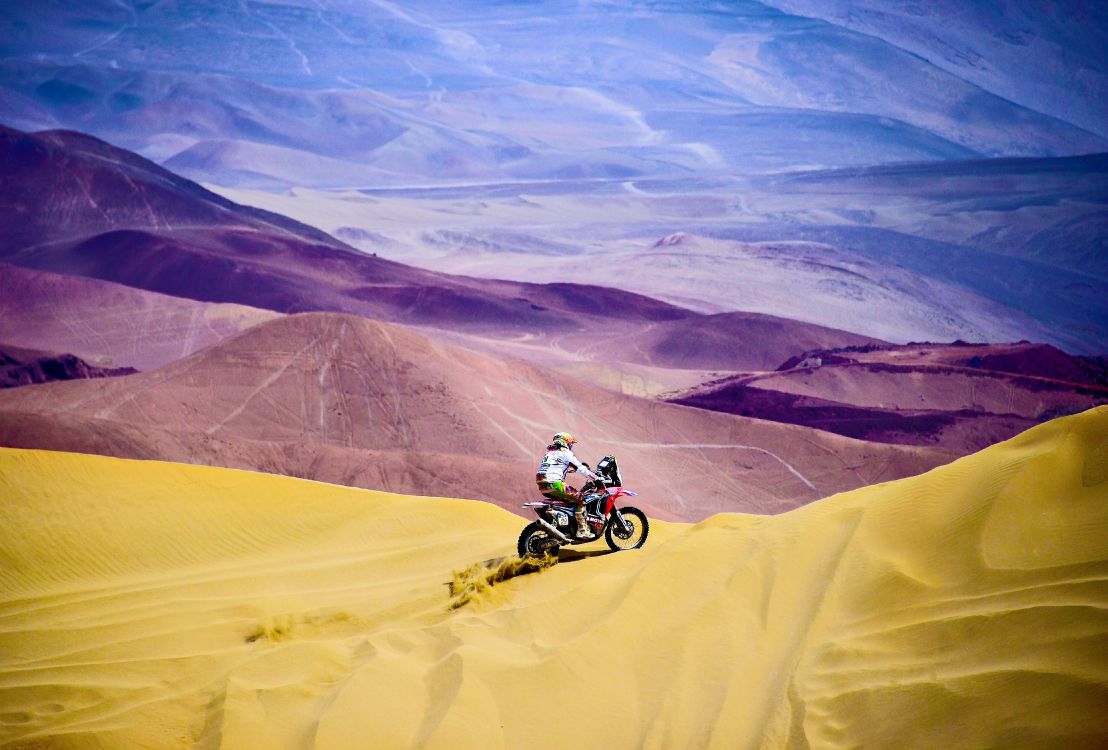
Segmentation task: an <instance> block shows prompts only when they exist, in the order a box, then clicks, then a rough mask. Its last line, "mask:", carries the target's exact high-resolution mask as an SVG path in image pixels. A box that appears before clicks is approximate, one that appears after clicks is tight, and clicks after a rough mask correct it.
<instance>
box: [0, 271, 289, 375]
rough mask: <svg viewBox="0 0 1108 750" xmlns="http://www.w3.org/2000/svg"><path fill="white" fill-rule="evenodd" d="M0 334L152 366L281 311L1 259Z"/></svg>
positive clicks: (100, 361) (94, 358)
mask: <svg viewBox="0 0 1108 750" xmlns="http://www.w3.org/2000/svg"><path fill="white" fill-rule="evenodd" d="M0 288H2V289H3V290H4V294H3V295H2V296H0V341H2V342H5V343H7V344H10V345H14V346H18V347H24V348H30V347H39V348H43V349H47V350H49V351H57V352H72V353H73V354H75V355H77V356H79V357H81V358H82V359H84V360H87V361H88V362H90V363H94V364H95V365H97V366H101V367H109V368H112V367H119V366H122V367H133V368H135V369H137V370H153V369H155V368H158V367H161V366H162V365H165V364H169V363H170V362H173V361H174V360H177V359H181V358H182V357H185V356H188V355H189V354H192V353H193V352H195V351H197V350H198V349H202V348H204V347H205V346H208V345H209V344H213V343H215V342H216V341H220V340H222V339H225V338H227V337H228V336H230V335H232V334H234V333H238V332H239V331H241V330H243V329H244V328H249V327H250V326H252V325H255V324H257V323H260V322H262V321H265V320H271V319H273V318H276V317H278V316H279V313H275V312H272V311H270V310H260V309H258V308H254V307H247V306H245V305H234V304H220V303H211V302H196V301H195V300H190V299H184V298H181V297H170V296H168V295H165V294H158V293H156V292H146V291H142V290H140V289H134V288H132V287H128V286H123V285H122V284H114V283H112V282H108V281H100V280H99V279H89V278H82V277H79V276H68V275H64V274H57V273H50V272H47V271H34V270H31V269H29V268H21V267H20V266H13V265H9V264H6V263H0Z"/></svg>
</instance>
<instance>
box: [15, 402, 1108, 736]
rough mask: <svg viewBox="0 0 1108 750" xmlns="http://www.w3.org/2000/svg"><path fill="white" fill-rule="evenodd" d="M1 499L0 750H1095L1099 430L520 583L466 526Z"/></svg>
mask: <svg viewBox="0 0 1108 750" xmlns="http://www.w3.org/2000/svg"><path fill="white" fill-rule="evenodd" d="M488 479H489V478H487V477H485V478H481V477H474V481H487V480H488ZM0 495H2V499H0V532H2V536H0V745H3V746H4V747H16V748H18V747H25V748H32V747H33V748H55V747H57V748H70V747H72V748H128V749H130V748H204V749H208V750H213V749H215V748H247V749H252V748H261V749H273V750H280V749H282V748H318V749H319V750H331V749H337V748H411V747H425V748H482V749H484V748H697V747H718V748H797V749H798V748H807V747H811V748H839V747H843V748H845V747H851V748H857V747H861V748H969V747H974V748H976V747H997V748H1014V747H1058V748H1092V747H1106V746H1108V580H1106V579H1108V408H1100V409H1098V410H1093V411H1089V412H1086V413H1084V414H1082V415H1078V416H1075V417H1070V418H1066V419H1060V420H1056V421H1054V422H1051V423H1049V424H1046V425H1043V426H1040V427H1038V428H1035V429H1033V430H1031V431H1029V432H1027V433H1025V434H1023V435H1021V436H1019V437H1017V438H1015V439H1013V440H1011V441H1008V442H1007V443H1003V444H1000V445H997V446H994V447H992V448H989V449H987V450H985V451H983V452H981V453H979V454H976V455H973V456H970V457H968V458H965V459H962V460H960V461H958V462H956V463H954V464H951V465H949V466H946V467H942V468H940V469H936V470H935V471H932V472H930V473H928V474H926V475H923V476H920V477H915V478H912V479H906V480H902V481H899V482H891V483H887V484H884V485H878V486H874V487H868V488H864V489H861V490H857V491H854V492H850V493H846V494H842V495H838V496H835V497H832V498H828V499H827V500H824V501H821V502H819V503H816V504H813V505H810V506H807V507H805V508H802V509H800V510H797V511H794V512H792V513H789V514H786V515H782V516H776V517H753V516H742V515H721V516H716V517H713V518H710V519H708V520H706V521H704V522H703V523H700V524H696V525H692V526H684V525H666V524H661V523H659V524H656V525H655V527H654V528H653V529H652V532H651V536H650V539H649V540H648V542H647V545H646V547H645V548H643V549H642V550H639V551H635V552H623V553H618V554H613V555H588V554H581V553H578V554H575V555H573V556H572V557H573V559H571V560H563V561H562V562H560V563H559V564H557V565H554V566H552V567H549V568H546V569H544V570H541V571H539V572H534V573H530V574H527V575H519V576H516V577H509V576H510V574H511V573H512V572H519V571H516V570H515V568H514V567H513V566H514V564H513V563H512V561H511V559H510V554H511V552H512V550H513V548H514V545H515V539H516V535H517V533H518V531H519V530H520V528H521V527H522V525H523V521H522V520H521V519H519V518H516V517H513V516H511V515H510V514H508V513H507V512H505V511H502V510H499V509H497V508H495V507H493V506H491V505H485V504H482V503H478V502H471V501H461V500H445V499H427V498H414V497H403V496H397V495H388V494H382V493H376V492H369V491H364V490H356V489H349V488H343V487H336V486H331V485H325V484H319V483H313V482H306V481H300V480H294V479H287V478H281V477H275V476H268V475H263V474H254V473H248V472H240V471H231V470H225V469H215V468H208V467H200V466H184V465H176V464H165V463H156V462H140V461H125V460H119V459H111V458H100V457H93V456H81V455H73V454H63V453H49V452H40V451H22V450H2V451H0ZM601 548H602V547H593V548H592V549H593V551H594V552H595V551H598V550H599V549H601ZM495 571H500V572H495ZM486 574H488V575H486ZM497 578H505V579H507V580H503V581H501V582H499V583H496V585H494V586H491V587H490V586H488V585H486V583H487V581H488V580H489V579H493V580H495V579H497ZM474 581H478V583H473V582H474ZM481 581H485V583H482V582H481ZM451 584H453V586H451ZM471 584H472V585H471ZM452 589H454V590H455V593H456V594H459V596H455V597H453V598H452V597H451V590H452ZM462 592H466V593H465V598H466V599H468V601H467V602H466V603H461V602H460V601H459V597H460V596H461V593H462ZM460 603H461V606H457V607H456V608H452V605H458V604H460Z"/></svg>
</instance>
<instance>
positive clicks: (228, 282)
mask: <svg viewBox="0 0 1108 750" xmlns="http://www.w3.org/2000/svg"><path fill="white" fill-rule="evenodd" d="M0 163H2V164H3V167H4V169H5V171H6V173H7V177H8V179H6V180H5V181H4V183H3V184H2V185H0V220H2V221H4V222H5V223H6V224H7V225H8V226H10V228H11V229H10V231H9V232H7V233H5V234H4V236H3V237H2V238H0V261H5V262H8V263H11V264H15V265H19V266H24V267H28V268H35V269H39V270H46V271H54V272H59V273H67V274H70V275H75V276H86V277H91V278H97V279H102V280H106V281H113V282H117V283H121V284H125V285H127V286H132V287H136V288H140V289H146V290H148V291H154V292H160V293H163V294H169V295H173V296H177V297H185V298H189V299H194V300H200V301H207V302H234V303H239V304H245V305H251V306H254V307H261V308H265V309H269V310H275V311H278V312H300V311H305V310H332V311H341V312H350V313H355V314H359V315H365V316H368V317H375V318H382V319H386V320H391V319H400V318H402V319H403V320H404V321H405V322H407V323H414V324H427V325H440V326H444V327H460V328H471V329H482V328H485V329H488V328H497V329H505V328H506V329H519V328H524V327H526V328H537V329H559V330H573V329H574V328H577V327H580V326H581V325H582V324H583V323H582V319H585V320H588V319H589V318H590V317H591V318H594V319H595V318H597V317H600V318H603V319H604V320H608V319H612V318H615V319H630V320H666V319H671V318H679V317H683V316H686V315H691V314H693V313H690V312H689V311H686V310H683V309H681V308H677V307H674V306H672V305H668V304H665V303H662V302H658V301H656V300H652V299H649V298H647V297H642V296H639V295H635V294H628V293H624V292H619V291H617V290H606V291H605V292H604V293H603V299H602V298H601V296H600V290H599V289H597V288H595V287H589V286H582V285H569V284H549V285H542V284H527V283H517V282H495V281H488V280H478V279H467V278H463V277H454V276H448V275H444V274H440V273H435V272H432V271H424V270H421V269H417V268H412V267H409V266H405V265H402V264H400V263H395V262H391V261H387V260H383V259H381V258H377V257H373V256H371V255H366V254H364V253H360V252H358V251H356V250H354V249H353V248H350V247H349V246H347V245H344V244H342V243H341V242H339V241H338V240H335V239H333V238H332V237H330V236H329V235H325V234H323V233H322V232H319V231H318V230H315V229H311V228H310V227H307V226H306V225H302V224H298V223H297V222H294V221H292V220H290V219H286V218H284V217H282V216H279V215H276V214H271V213H268V212H264V211H260V210H258V209H251V208H246V207H243V206H239V205H237V204H234V203H232V202H230V201H228V200H226V199H225V198H221V197H219V196H217V195H215V194H214V193H211V192H209V191H207V190H205V189H204V188H202V187H200V186H199V185H196V184H195V183H192V182H189V181H188V180H185V179H183V178H180V177H178V176H176V175H174V174H172V173H170V172H167V171H166V170H164V169H162V168H161V167H158V166H157V165H155V164H153V163H151V162H149V161H147V160H145V159H142V158H141V157H139V156H137V155H135V154H131V153H129V152H127V151H124V150H122V149H117V148H114V147H112V146H110V145H108V144H106V143H104V142H102V141H98V140H96V139H94V138H91V137H88V136H84V135H80V134H77V133H68V132H53V133H44V134H27V133H20V132H19V131H14V130H11V129H7V128H4V129H2V130H0Z"/></svg>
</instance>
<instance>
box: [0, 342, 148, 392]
mask: <svg viewBox="0 0 1108 750" xmlns="http://www.w3.org/2000/svg"><path fill="white" fill-rule="evenodd" d="M133 372H135V370H134V369H133V368H130V367H116V368H105V367H97V366H96V365H90V364H89V363H88V362H86V361H85V360H83V359H81V358H80V357H77V356H75V355H73V354H57V353H54V352H44V351H38V350H34V349H21V348H19V347H14V346H10V345H8V344H0V388H12V387H17V386H21V385H31V384H33V383H49V382H51V381H53V380H77V379H80V378H110V377H114V376H116V375H130V374H131V373H133Z"/></svg>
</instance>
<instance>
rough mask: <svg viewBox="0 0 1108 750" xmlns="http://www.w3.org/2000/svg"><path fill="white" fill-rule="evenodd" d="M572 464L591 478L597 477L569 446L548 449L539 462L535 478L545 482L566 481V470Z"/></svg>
mask: <svg viewBox="0 0 1108 750" xmlns="http://www.w3.org/2000/svg"><path fill="white" fill-rule="evenodd" d="M570 466H572V467H574V468H575V469H577V471H579V472H581V473H582V474H584V475H585V476H587V477H588V478H589V479H596V475H595V474H593V473H592V472H591V471H589V470H588V469H587V468H585V465H584V464H582V463H581V462H580V461H579V460H578V459H577V456H575V455H573V451H571V450H570V449H569V448H559V449H557V450H553V451H547V453H546V455H545V456H543V457H542V463H541V464H539V470H538V473H537V474H536V475H535V479H538V480H540V481H543V482H564V481H565V480H566V472H568V471H569V467H570Z"/></svg>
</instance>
